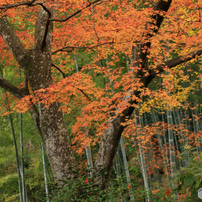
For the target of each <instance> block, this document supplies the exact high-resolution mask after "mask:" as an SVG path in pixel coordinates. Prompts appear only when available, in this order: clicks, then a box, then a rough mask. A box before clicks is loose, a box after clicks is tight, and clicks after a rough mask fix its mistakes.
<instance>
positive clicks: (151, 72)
mask: <svg viewBox="0 0 202 202" xmlns="http://www.w3.org/2000/svg"><path fill="white" fill-rule="evenodd" d="M200 55H202V49H200V50H196V51H193V52H191V53H189V54H187V55H184V56H180V57H178V58H175V59H172V60H168V61H166V62H164V63H162V64H160V65H158V66H157V67H156V69H152V70H149V76H148V77H147V78H145V77H144V78H142V81H143V83H144V85H145V86H148V85H149V83H150V82H151V81H152V80H153V79H154V78H155V77H156V75H157V74H160V73H162V72H163V71H164V70H165V68H166V67H167V68H169V69H171V68H173V67H176V66H177V65H180V64H182V63H185V62H188V61H190V60H192V59H194V58H196V57H198V56H200Z"/></svg>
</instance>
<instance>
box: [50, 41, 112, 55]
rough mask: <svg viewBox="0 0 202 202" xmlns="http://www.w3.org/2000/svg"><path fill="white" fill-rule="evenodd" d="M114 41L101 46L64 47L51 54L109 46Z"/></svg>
mask: <svg viewBox="0 0 202 202" xmlns="http://www.w3.org/2000/svg"><path fill="white" fill-rule="evenodd" d="M113 43H114V41H111V42H106V43H102V44H97V45H94V46H65V47H63V48H60V49H58V50H55V51H53V52H52V55H54V54H56V53H58V52H69V53H71V52H73V51H74V50H75V49H93V48H97V47H99V46H104V45H110V44H113Z"/></svg>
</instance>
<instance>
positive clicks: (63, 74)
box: [51, 63, 66, 78]
mask: <svg viewBox="0 0 202 202" xmlns="http://www.w3.org/2000/svg"><path fill="white" fill-rule="evenodd" d="M51 65H52V66H53V67H55V68H56V69H57V70H58V71H59V72H60V73H61V74H62V76H63V78H66V76H65V73H64V72H63V71H62V70H61V69H60V68H59V67H58V66H56V65H55V64H53V63H51Z"/></svg>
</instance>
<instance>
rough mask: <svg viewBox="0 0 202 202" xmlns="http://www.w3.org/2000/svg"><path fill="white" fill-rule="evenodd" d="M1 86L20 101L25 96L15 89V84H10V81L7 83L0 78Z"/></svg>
mask: <svg viewBox="0 0 202 202" xmlns="http://www.w3.org/2000/svg"><path fill="white" fill-rule="evenodd" d="M0 86H1V87H2V88H4V89H5V90H7V91H8V92H10V93H11V94H13V95H14V96H15V97H17V98H19V99H21V98H22V97H24V96H25V95H24V93H23V91H22V90H21V89H19V88H17V87H15V86H14V85H13V84H11V83H9V82H8V81H6V80H5V79H4V78H1V77H0Z"/></svg>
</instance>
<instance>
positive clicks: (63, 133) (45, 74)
mask: <svg viewBox="0 0 202 202" xmlns="http://www.w3.org/2000/svg"><path fill="white" fill-rule="evenodd" d="M47 19H48V14H47V13H46V11H44V10H43V9H42V10H41V11H40V13H39V16H38V18H37V22H36V29H35V46H34V48H33V49H32V50H25V49H24V47H23V46H22V44H21V42H20V40H19V39H18V37H17V36H16V35H15V33H14V30H13V29H12V27H11V26H10V24H9V22H8V20H7V18H6V17H2V18H1V19H0V34H1V36H2V37H3V38H4V41H5V42H6V44H7V45H8V47H9V48H10V50H11V52H12V53H13V55H14V57H15V59H16V60H17V61H18V63H19V64H20V66H21V68H23V70H24V73H25V76H26V79H27V80H28V81H29V85H30V88H31V89H32V91H33V92H34V91H36V90H39V89H41V88H47V87H49V86H50V85H51V84H52V77H51V54H52V24H51V23H49V22H48V21H47ZM0 83H1V86H2V87H4V88H5V89H6V90H8V91H10V92H11V93H13V94H14V95H15V96H17V97H19V98H21V97H23V96H24V95H25V94H24V92H22V91H20V89H18V88H16V87H14V86H12V84H9V83H8V82H6V81H5V80H3V79H1V80H0ZM59 107H60V106H59V104H58V103H56V102H55V103H52V104H51V105H50V106H49V107H46V106H45V105H44V104H41V103H39V104H38V111H37V108H36V107H35V106H33V107H32V108H31V109H30V110H29V111H30V114H31V115H32V117H33V119H34V121H35V123H36V125H37V128H38V130H39V133H40V135H41V137H42V140H43V144H44V147H45V149H46V153H47V156H48V159H49V162H50V165H51V169H52V171H53V175H54V177H55V180H56V181H59V180H65V179H67V177H73V172H72V170H75V169H76V166H77V165H76V161H75V158H74V156H73V152H72V149H71V144H70V141H69V138H68V134H67V130H66V126H65V123H64V118H63V114H62V112H61V111H59Z"/></svg>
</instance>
